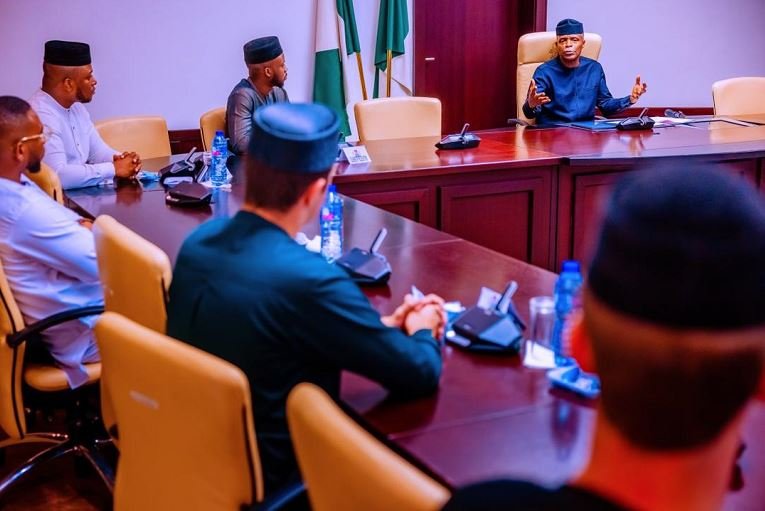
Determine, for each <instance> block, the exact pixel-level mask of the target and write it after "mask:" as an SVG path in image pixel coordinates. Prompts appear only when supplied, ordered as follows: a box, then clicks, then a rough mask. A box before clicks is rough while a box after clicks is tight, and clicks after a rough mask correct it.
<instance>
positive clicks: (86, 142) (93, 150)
mask: <svg viewBox="0 0 765 511" xmlns="http://www.w3.org/2000/svg"><path fill="white" fill-rule="evenodd" d="M29 104H31V105H32V108H33V109H34V110H35V112H37V115H38V116H39V117H40V120H41V121H42V123H43V125H44V126H45V128H47V130H48V131H49V132H50V137H49V138H48V139H47V141H46V142H45V157H44V158H43V161H44V162H45V163H47V164H48V165H50V167H51V168H53V170H55V171H56V172H57V173H58V176H59V178H61V185H62V186H63V187H64V188H65V189H67V188H82V187H84V186H95V185H97V184H100V183H102V182H104V181H106V180H109V179H112V178H113V177H114V161H113V156H114V155H115V154H118V152H117V151H115V150H114V149H112V148H111V147H109V146H108V145H107V144H106V142H104V140H103V139H102V138H101V135H99V134H98V131H97V130H96V127H95V126H94V125H93V121H91V120H90V114H89V113H88V111H87V109H86V108H85V106H84V105H83V104H82V103H75V104H73V105H72V106H71V107H70V108H64V107H63V106H61V105H60V104H59V103H58V101H56V100H55V99H53V97H52V96H51V95H50V94H48V93H47V92H44V91H43V90H38V91H37V92H35V93H34V94H33V95H32V97H31V98H29Z"/></svg>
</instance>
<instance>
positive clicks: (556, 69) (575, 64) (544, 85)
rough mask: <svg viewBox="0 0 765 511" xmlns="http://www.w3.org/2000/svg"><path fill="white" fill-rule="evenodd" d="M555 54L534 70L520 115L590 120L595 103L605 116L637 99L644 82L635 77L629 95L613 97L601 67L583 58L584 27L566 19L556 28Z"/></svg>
mask: <svg viewBox="0 0 765 511" xmlns="http://www.w3.org/2000/svg"><path fill="white" fill-rule="evenodd" d="M555 34H556V36H557V40H556V43H555V47H556V50H557V52H558V56H557V57H555V58H553V59H551V60H548V61H547V62H545V63H543V64H542V65H540V66H539V67H538V68H537V69H536V71H534V77H533V78H532V80H531V85H530V86H529V93H528V97H527V98H526V102H525V103H524V104H523V114H524V115H525V116H526V117H528V118H529V119H536V121H537V124H553V123H566V122H574V121H591V120H592V119H594V118H595V107H596V106H597V107H598V108H599V109H600V111H601V112H602V113H603V115H605V116H609V115H611V114H615V113H617V112H620V111H621V110H624V109H625V108H627V107H628V106H630V105H632V104H634V103H636V102H637V100H638V99H639V98H640V96H642V95H643V94H644V93H645V92H646V90H647V88H648V87H647V85H646V84H645V83H642V82H641V81H640V76H638V77H637V78H636V79H635V85H634V86H633V87H632V92H631V93H630V95H629V96H626V97H623V98H614V97H613V96H611V92H610V91H609V90H608V86H607V85H606V75H605V73H603V67H602V66H601V65H600V64H599V63H598V61H596V60H592V59H588V58H587V57H582V56H581V55H582V49H583V48H584V45H585V40H584V26H583V25H582V24H581V23H580V22H578V21H576V20H572V19H565V20H562V21H561V22H560V23H558V26H557V27H556V28H555Z"/></svg>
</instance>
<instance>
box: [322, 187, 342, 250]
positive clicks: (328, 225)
mask: <svg viewBox="0 0 765 511" xmlns="http://www.w3.org/2000/svg"><path fill="white" fill-rule="evenodd" d="M319 230H320V232H321V255H323V256H324V258H325V259H326V260H327V261H330V262H331V261H334V260H335V259H337V258H338V257H340V256H341V255H342V254H343V199H342V198H341V197H340V194H339V193H337V189H336V188H335V185H329V190H328V191H327V198H326V200H325V201H324V205H323V206H322V208H321V215H320V218H319Z"/></svg>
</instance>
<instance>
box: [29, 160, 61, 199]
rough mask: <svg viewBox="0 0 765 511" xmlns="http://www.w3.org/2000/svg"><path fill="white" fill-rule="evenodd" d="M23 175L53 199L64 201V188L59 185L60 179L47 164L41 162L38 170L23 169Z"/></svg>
mask: <svg viewBox="0 0 765 511" xmlns="http://www.w3.org/2000/svg"><path fill="white" fill-rule="evenodd" d="M24 175H26V176H27V177H28V178H29V179H30V180H31V181H32V182H34V183H35V184H36V185H37V186H39V187H40V188H41V189H42V191H44V192H45V193H47V194H48V195H50V196H51V198H53V200H55V201H56V202H58V203H59V204H63V203H64V189H63V188H62V187H61V179H59V177H58V174H56V171H55V170H53V169H52V168H50V167H49V166H48V165H46V164H45V163H41V164H40V171H39V172H29V171H28V170H25V171H24Z"/></svg>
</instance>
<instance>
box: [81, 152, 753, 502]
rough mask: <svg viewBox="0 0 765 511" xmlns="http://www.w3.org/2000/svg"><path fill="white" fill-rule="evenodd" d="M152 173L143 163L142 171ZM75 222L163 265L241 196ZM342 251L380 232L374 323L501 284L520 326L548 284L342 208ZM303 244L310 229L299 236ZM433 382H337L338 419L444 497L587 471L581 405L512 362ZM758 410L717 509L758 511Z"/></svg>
mask: <svg viewBox="0 0 765 511" xmlns="http://www.w3.org/2000/svg"><path fill="white" fill-rule="evenodd" d="M162 163H163V162H162V161H158V162H149V163H148V164H147V167H151V166H152V165H154V166H157V165H161V164H162ZM68 195H69V197H68V199H69V201H70V204H71V205H72V206H73V207H75V208H76V209H78V210H79V211H80V212H82V213H83V214H86V215H88V216H93V217H95V216H97V215H100V214H109V215H112V216H114V217H115V218H116V219H117V220H119V221H120V222H122V223H123V224H125V225H127V226H128V227H130V228H131V229H133V230H134V231H136V232H138V233H139V234H141V235H142V236H144V237H145V238H147V239H149V240H150V241H152V242H153V243H155V244H157V245H158V246H159V247H160V248H162V249H163V250H164V251H165V252H167V254H168V255H169V256H170V259H171V260H175V258H176V256H177V253H178V250H179V247H180V244H181V243H182V241H183V239H184V238H185V237H186V235H187V234H188V233H189V232H190V231H191V230H192V229H193V228H195V227H196V226H197V225H199V224H200V223H202V222H204V221H205V220H208V219H210V218H213V217H218V216H231V215H233V214H234V213H235V212H236V211H237V209H238V207H239V206H240V204H241V201H242V190H241V188H240V187H238V186H235V187H234V189H233V191H231V192H226V191H217V192H216V193H215V197H214V200H215V203H214V204H213V205H212V206H211V207H209V208H205V209H201V210H186V209H181V208H173V207H170V206H167V205H165V203H164V193H163V191H162V189H161V188H159V187H158V186H157V185H156V184H149V185H146V186H141V185H135V186H124V187H120V188H118V189H115V188H113V187H105V188H91V189H82V190H75V191H70V192H69V194H68ZM345 207H346V219H345V242H346V245H347V246H349V247H350V246H367V245H368V244H369V242H370V241H371V239H372V237H373V236H374V234H375V233H376V232H377V230H378V229H379V227H382V226H384V227H386V228H387V229H388V231H389V235H388V239H387V240H386V242H385V243H384V244H383V246H382V248H381V252H382V253H383V254H385V255H386V256H387V258H388V260H389V261H390V263H391V265H392V267H393V276H392V277H391V280H390V282H389V284H388V285H386V286H383V287H376V288H368V289H367V291H366V292H367V296H368V297H369V299H370V301H371V303H372V304H373V306H374V307H375V308H377V309H378V310H379V311H380V312H381V313H389V312H391V311H392V310H393V309H394V308H395V306H396V305H397V304H398V303H400V301H401V298H402V297H403V295H404V294H406V293H407V292H409V289H410V286H411V285H412V284H414V285H417V286H418V287H419V288H420V289H421V290H423V291H424V292H435V293H438V294H440V295H441V296H443V297H445V298H446V299H449V300H460V301H462V302H463V303H464V304H471V303H473V302H474V301H475V300H476V298H477V295H478V291H479V288H480V286H481V285H487V286H490V287H493V288H497V289H499V288H502V286H503V285H504V284H505V283H506V282H507V281H508V280H510V279H514V280H516V281H517V282H518V283H519V284H520V288H519V290H518V292H517V294H516V296H515V303H516V304H517V306H518V309H519V311H520V313H521V315H522V316H523V317H524V319H528V317H527V313H528V307H527V304H528V300H529V298H530V297H532V296H537V295H544V294H550V293H551V291H552V286H553V283H554V280H555V277H556V276H555V275H554V274H552V273H550V272H548V271H545V270H543V269H541V268H537V267H534V266H532V265H529V264H526V263H524V262H522V261H519V260H517V259H513V258H510V257H507V256H505V255H503V254H500V253H498V252H495V251H492V250H489V249H487V248H484V247H481V246H479V245H476V244H474V243H471V242H468V241H465V240H461V239H459V238H456V237H454V236H452V235H450V234H447V233H444V232H441V231H438V230H436V229H432V228H430V227H427V226H425V225H422V224H418V223H415V222H412V221H410V220H407V219H405V218H402V217H400V216H397V215H393V214H391V213H388V212H385V211H383V210H381V209H378V208H375V207H373V206H370V205H368V204H365V203H363V202H359V201H356V200H353V199H348V200H346V203H345ZM305 231H306V233H307V234H308V235H313V234H315V232H316V226H307V228H306V230H305ZM443 364H444V366H443V367H444V369H443V375H442V378H441V383H440V389H439V391H438V393H437V394H436V395H434V396H431V397H427V398H422V399H417V400H412V401H397V400H394V399H392V398H391V397H390V396H389V395H388V394H387V392H386V391H385V390H384V389H383V388H381V387H380V386H379V385H377V384H375V383H373V382H371V381H369V380H367V379H365V378H363V377H361V376H358V375H354V374H350V373H344V374H343V382H342V391H341V397H342V400H343V402H344V403H345V405H346V406H347V408H348V410H349V412H350V413H352V414H353V415H355V416H356V417H357V419H358V420H359V421H360V422H361V423H362V424H364V425H365V426H366V427H367V428H368V429H369V430H370V431H372V432H374V433H375V434H376V435H378V436H379V437H381V438H382V439H384V440H385V441H386V442H388V444H389V445H390V446H391V447H392V448H393V449H395V450H397V451H398V452H400V453H401V454H402V455H404V456H405V457H407V458H408V459H410V460H411V461H413V462H414V463H415V464H417V465H418V466H420V467H421V468H422V469H423V470H425V471H427V472H428V473H430V474H431V475H432V476H433V477H435V478H437V479H438V480H440V481H442V482H443V483H444V484H446V485H448V486H449V487H456V486H459V485H463V484H466V483H469V482H472V481H477V480H481V479H485V478H496V477H517V478H528V479H532V480H534V481H538V482H541V483H547V484H556V483H560V482H562V481H564V480H565V479H566V478H567V477H570V476H572V475H573V474H574V473H575V472H576V471H577V470H578V469H579V468H580V467H581V465H582V463H583V462H584V461H585V460H586V459H587V454H588V449H589V442H590V436H591V432H592V427H593V419H594V406H595V404H594V403H592V402H588V401H585V400H582V399H579V398H577V397H575V396H573V395H571V394H568V393H565V392H559V391H555V390H551V389H550V386H549V384H548V382H547V380H546V377H545V374H544V372H543V371H538V370H531V369H527V368H524V367H523V366H521V364H520V361H519V358H518V357H504V356H487V355H476V354H471V353H468V352H465V351H462V350H460V349H458V348H455V347H452V346H451V345H446V346H444V348H443ZM764 430H765V406H762V405H758V406H755V407H754V408H753V410H752V414H751V416H750V417H749V419H748V421H747V422H746V432H745V435H744V438H745V440H746V442H747V444H748V448H747V450H746V452H745V453H744V456H743V458H742V460H741V466H742V469H743V473H744V478H745V484H744V487H743V489H742V490H740V491H738V492H735V493H730V495H729V497H728V499H727V500H726V509H737V510H738V509H741V510H761V509H762V503H763V502H765V485H763V484H762V482H763V481H765V442H763V441H762V431H764Z"/></svg>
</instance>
